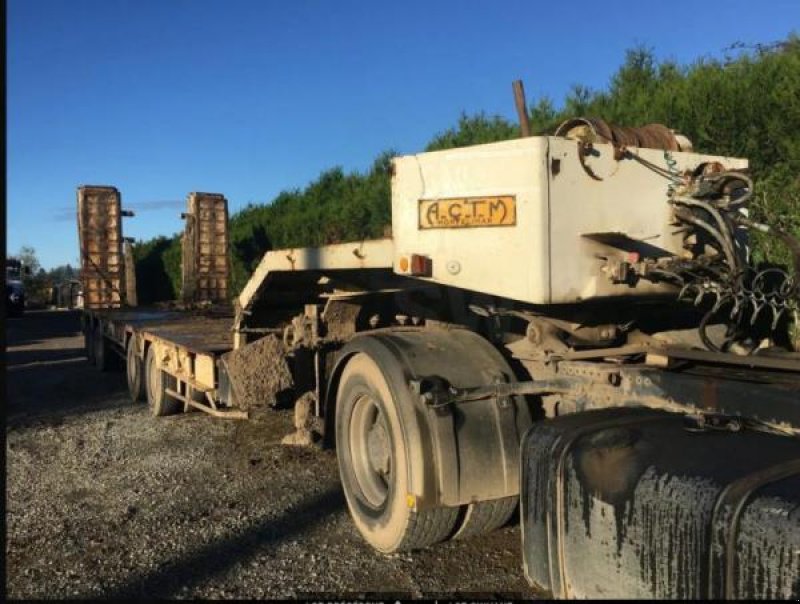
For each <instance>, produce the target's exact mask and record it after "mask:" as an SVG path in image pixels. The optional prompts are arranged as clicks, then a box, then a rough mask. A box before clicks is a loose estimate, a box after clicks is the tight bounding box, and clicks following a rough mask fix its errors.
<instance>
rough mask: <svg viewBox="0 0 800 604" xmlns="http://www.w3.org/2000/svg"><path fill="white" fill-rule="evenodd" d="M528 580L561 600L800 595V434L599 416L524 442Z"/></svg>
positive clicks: (676, 418)
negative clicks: (694, 427) (700, 428)
mask: <svg viewBox="0 0 800 604" xmlns="http://www.w3.org/2000/svg"><path fill="white" fill-rule="evenodd" d="M521 506H522V509H521V518H522V550H523V559H524V565H525V575H526V577H527V578H528V580H529V581H530V582H531V583H532V584H533V585H534V586H536V587H539V588H541V589H544V590H547V591H549V592H551V593H552V594H553V596H555V597H558V598H587V597H588V598H681V599H683V598H779V599H783V598H787V599H788V598H794V599H796V598H800V440H798V439H797V438H794V437H785V436H778V435H774V434H767V433H764V432H758V431H752V430H746V429H744V430H741V431H738V432H729V431H728V432H725V431H718V430H713V431H704V432H696V431H691V430H690V429H689V426H687V424H686V422H685V420H684V418H683V417H682V416H680V415H674V414H669V413H662V412H658V411H653V410H646V409H605V410H601V411H590V412H586V413H577V414H573V415H567V416H563V417H560V418H556V419H553V420H547V421H544V422H540V423H537V424H535V425H534V426H533V427H532V428H531V429H530V430H529V431H528V432H527V434H526V435H525V438H524V441H523V446H522V480H521Z"/></svg>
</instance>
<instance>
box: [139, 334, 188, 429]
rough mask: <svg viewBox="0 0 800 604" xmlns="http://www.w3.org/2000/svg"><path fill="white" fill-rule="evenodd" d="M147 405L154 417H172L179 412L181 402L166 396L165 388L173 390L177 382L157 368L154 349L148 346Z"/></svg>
mask: <svg viewBox="0 0 800 604" xmlns="http://www.w3.org/2000/svg"><path fill="white" fill-rule="evenodd" d="M145 377H146V379H147V404H148V405H149V406H150V413H152V414H153V415H154V416H155V417H161V416H164V415H173V414H175V413H178V412H179V411H180V410H181V402H180V401H177V400H175V399H174V398H172V397H171V396H169V395H168V394H167V392H166V391H167V388H169V389H170V390H175V388H176V387H177V380H176V379H175V377H174V376H171V375H169V374H168V373H167V372H166V371H163V370H162V369H160V368H159V366H158V360H157V358H156V349H155V347H154V346H152V345H151V346H150V348H149V349H148V350H147V371H146V375H145Z"/></svg>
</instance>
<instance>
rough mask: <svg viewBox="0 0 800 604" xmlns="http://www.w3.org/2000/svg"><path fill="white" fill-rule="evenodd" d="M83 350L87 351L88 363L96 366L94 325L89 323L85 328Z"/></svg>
mask: <svg viewBox="0 0 800 604" xmlns="http://www.w3.org/2000/svg"><path fill="white" fill-rule="evenodd" d="M83 348H84V350H85V351H86V361H87V362H88V363H89V365H94V363H95V359H94V325H93V324H92V323H91V322H89V321H87V322H86V323H85V324H84V326H83Z"/></svg>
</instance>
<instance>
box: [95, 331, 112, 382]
mask: <svg viewBox="0 0 800 604" xmlns="http://www.w3.org/2000/svg"><path fill="white" fill-rule="evenodd" d="M92 340H93V341H94V347H93V348H94V364H95V366H96V367H97V368H98V369H99V370H100V371H111V370H112V369H114V368H115V367H117V356H116V355H115V354H114V351H113V350H111V344H110V342H109V341H108V339H107V338H106V337H105V336H103V329H102V327H101V326H100V325H95V327H94V329H93V330H92Z"/></svg>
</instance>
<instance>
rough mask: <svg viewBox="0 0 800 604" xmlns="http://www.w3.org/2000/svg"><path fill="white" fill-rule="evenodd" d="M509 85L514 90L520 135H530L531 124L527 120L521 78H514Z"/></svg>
mask: <svg viewBox="0 0 800 604" xmlns="http://www.w3.org/2000/svg"><path fill="white" fill-rule="evenodd" d="M511 87H512V88H513V90H514V103H516V105H517V116H518V117H519V129H520V136H521V137H522V138H524V137H526V136H530V135H531V124H530V122H529V121H528V108H527V106H526V104H525V88H524V87H523V86H522V80H514V82H513V83H512V85H511Z"/></svg>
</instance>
